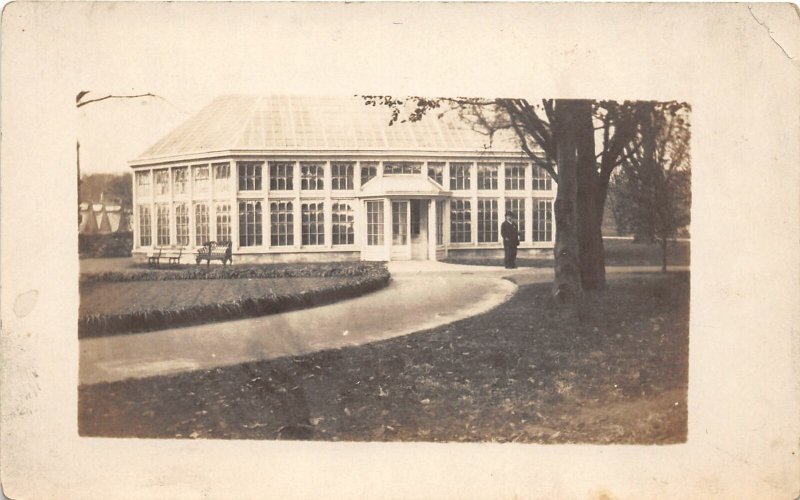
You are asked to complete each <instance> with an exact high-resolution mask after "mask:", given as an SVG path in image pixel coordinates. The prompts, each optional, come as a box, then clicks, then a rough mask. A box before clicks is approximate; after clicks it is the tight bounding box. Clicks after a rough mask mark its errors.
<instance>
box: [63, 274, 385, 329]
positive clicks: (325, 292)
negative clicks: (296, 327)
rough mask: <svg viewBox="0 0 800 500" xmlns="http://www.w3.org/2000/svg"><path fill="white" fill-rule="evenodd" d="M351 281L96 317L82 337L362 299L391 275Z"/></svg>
mask: <svg viewBox="0 0 800 500" xmlns="http://www.w3.org/2000/svg"><path fill="white" fill-rule="evenodd" d="M354 278H355V280H354V281H351V282H344V283H337V284H335V285H332V286H329V287H324V288H318V289H315V290H309V291H304V292H300V293H297V294H288V295H278V294H270V295H267V296H264V297H243V298H240V299H238V300H234V301H228V302H221V303H218V304H202V305H196V306H191V307H186V308H182V309H165V310H158V309H157V310H149V311H135V312H130V313H124V314H92V315H87V316H82V317H80V318H79V319H78V338H79V339H83V338H93V337H106V336H112V335H125V334H132V333H141V332H146V331H152V330H163V329H166V328H174V327H179V326H191V325H198V324H205V323H215V322H221V321H230V320H235V319H242V318H252V317H257V316H266V315H269V314H275V313H280V312H286V311H292V310H297V309H305V308H309V307H315V306H320V305H324V304H330V303H333V302H337V301H340V300H344V299H349V298H353V297H358V296H360V295H364V294H366V293H369V292H374V291H376V290H380V289H381V288H384V287H386V286H387V285H388V284H389V281H390V279H391V276H390V275H389V271H388V270H386V269H385V268H383V269H381V272H379V273H373V274H372V275H369V276H357V277H354Z"/></svg>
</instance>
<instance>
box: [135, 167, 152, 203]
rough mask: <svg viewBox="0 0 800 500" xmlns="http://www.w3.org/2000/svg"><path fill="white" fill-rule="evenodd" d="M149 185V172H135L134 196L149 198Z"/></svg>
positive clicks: (141, 198)
mask: <svg viewBox="0 0 800 500" xmlns="http://www.w3.org/2000/svg"><path fill="white" fill-rule="evenodd" d="M150 187H151V185H150V172H136V198H137V199H139V200H149V199H150V195H151V194H152V193H151V191H150Z"/></svg>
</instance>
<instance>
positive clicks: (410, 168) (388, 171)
mask: <svg viewBox="0 0 800 500" xmlns="http://www.w3.org/2000/svg"><path fill="white" fill-rule="evenodd" d="M421 173H422V162H417V161H413V162H412V161H386V162H383V175H403V174H421Z"/></svg>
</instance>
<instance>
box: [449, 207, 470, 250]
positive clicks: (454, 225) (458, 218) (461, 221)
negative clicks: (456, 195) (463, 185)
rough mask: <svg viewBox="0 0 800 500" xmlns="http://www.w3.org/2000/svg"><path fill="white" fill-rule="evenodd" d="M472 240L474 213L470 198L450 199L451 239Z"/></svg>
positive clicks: (457, 240) (461, 241) (455, 241)
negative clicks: (472, 212) (471, 210)
mask: <svg viewBox="0 0 800 500" xmlns="http://www.w3.org/2000/svg"><path fill="white" fill-rule="evenodd" d="M471 240H472V214H471V212H470V202H469V201H468V200H451V201H450V241H451V242H452V243H468V242H470V241H471Z"/></svg>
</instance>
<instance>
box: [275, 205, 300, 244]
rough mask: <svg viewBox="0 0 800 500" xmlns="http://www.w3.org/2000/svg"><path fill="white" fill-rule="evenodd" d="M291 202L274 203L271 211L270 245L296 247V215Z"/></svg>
mask: <svg viewBox="0 0 800 500" xmlns="http://www.w3.org/2000/svg"><path fill="white" fill-rule="evenodd" d="M293 210H294V208H293V205H292V202H291V201H273V202H272V203H270V205H269V211H270V244H271V245H272V246H292V245H294V213H293Z"/></svg>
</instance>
